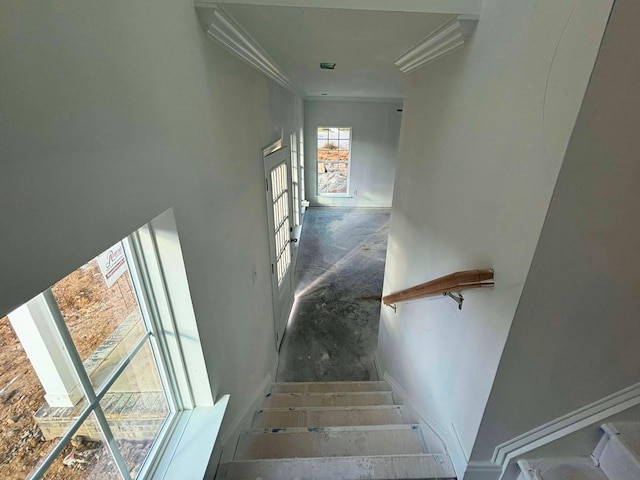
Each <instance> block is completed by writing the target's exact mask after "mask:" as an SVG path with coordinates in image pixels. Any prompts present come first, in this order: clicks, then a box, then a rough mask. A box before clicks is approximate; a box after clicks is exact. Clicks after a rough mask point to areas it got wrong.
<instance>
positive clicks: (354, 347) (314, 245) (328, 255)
mask: <svg viewBox="0 0 640 480" xmlns="http://www.w3.org/2000/svg"><path fill="white" fill-rule="evenodd" d="M389 217H390V210H389V209H356V208H311V209H309V210H307V212H306V214H305V216H304V229H303V231H302V238H301V239H300V247H299V248H300V252H299V256H298V264H297V268H296V278H297V279H298V287H297V290H296V298H297V303H296V305H294V313H293V316H292V319H291V321H290V322H289V325H288V327H287V331H286V333H285V336H284V339H283V341H282V347H281V350H280V365H279V367H278V375H277V381H279V382H317V381H357V380H377V374H376V370H375V366H374V352H375V349H376V346H377V342H378V323H379V319H380V302H379V301H375V300H373V301H372V300H363V299H362V297H367V296H380V295H381V294H382V282H383V274H384V263H385V258H386V252H387V237H388V234H389Z"/></svg>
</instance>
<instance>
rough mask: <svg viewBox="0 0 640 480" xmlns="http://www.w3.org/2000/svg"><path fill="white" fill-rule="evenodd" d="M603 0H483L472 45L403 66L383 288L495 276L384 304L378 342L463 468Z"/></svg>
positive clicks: (588, 65) (385, 361)
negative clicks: (466, 288) (462, 274)
mask: <svg viewBox="0 0 640 480" xmlns="http://www.w3.org/2000/svg"><path fill="white" fill-rule="evenodd" d="M611 3H612V2H611V1H606V2H603V1H600V0H589V1H586V2H585V1H573V0H565V1H551V0H543V1H539V2H526V1H515V2H514V1H507V0H486V1H485V2H484V4H483V10H482V14H481V17H480V22H479V25H478V28H477V30H476V33H475V36H474V38H473V40H472V42H471V43H470V44H469V45H468V46H467V47H465V48H464V49H463V50H460V51H458V52H456V53H453V54H451V55H449V56H447V57H445V58H443V59H441V60H440V61H438V62H436V63H433V64H431V65H428V66H426V67H425V68H423V69H421V70H419V71H417V72H415V73H414V74H412V75H410V76H409V77H408V84H409V85H408V91H407V95H406V98H405V105H404V118H403V123H402V130H401V137H400V154H399V161H398V167H397V170H396V180H395V187H394V197H393V207H392V215H391V230H390V237H389V245H388V254H387V264H386V272H385V283H384V294H389V293H392V292H394V291H397V290H401V289H403V288H407V287H410V286H413V285H416V284H419V283H422V282H425V281H428V280H431V279H433V278H437V277H439V276H442V275H446V274H448V273H451V272H455V271H458V270H467V269H474V268H487V267H493V268H494V269H495V271H496V287H495V288H494V289H493V290H482V291H476V292H473V293H472V292H469V293H468V294H467V295H465V303H464V309H463V310H462V311H459V310H458V309H457V305H456V304H455V303H453V302H452V301H451V300H449V299H444V298H435V299H426V300H421V301H417V302H411V303H407V304H400V305H399V306H398V312H397V313H394V312H393V310H391V309H390V308H387V307H383V310H382V314H381V325H380V337H379V344H378V355H379V358H380V363H381V364H382V367H383V369H384V371H385V372H386V373H387V375H389V376H390V377H391V378H392V379H393V380H394V381H395V382H397V384H398V385H399V386H400V387H402V389H403V391H404V393H405V394H406V396H407V397H408V398H409V400H410V402H411V403H412V404H413V405H414V406H416V408H417V409H418V410H419V412H420V413H421V415H422V416H423V417H424V418H425V419H426V420H427V421H428V422H429V423H431V424H432V426H434V427H435V429H436V430H437V431H438V432H439V433H440V434H441V435H442V436H443V437H444V438H445V440H446V442H447V444H448V447H449V450H450V452H451V454H452V457H453V460H454V464H455V466H456V470H457V473H458V476H459V477H460V478H472V475H473V473H472V472H471V471H469V472H468V473H466V472H467V466H468V462H469V460H470V458H471V453H472V450H473V447H474V442H475V439H476V436H477V433H478V429H479V427H480V423H481V420H482V416H483V412H484V409H485V406H486V403H487V400H488V398H489V393H490V390H491V386H492V384H493V381H494V378H495V375H496V371H497V369H498V364H499V361H500V357H501V354H502V351H503V348H504V345H505V342H506V339H507V334H508V332H509V329H510V326H511V322H512V320H513V316H514V313H515V311H516V307H517V305H518V301H519V298H520V295H521V292H522V288H523V285H524V282H525V278H526V276H527V273H528V271H529V267H530V264H531V260H532V257H533V253H534V250H535V247H536V243H537V240H538V237H539V235H540V231H541V229H542V224H543V221H544V218H545V214H546V212H547V208H548V206H549V202H550V200H551V195H552V192H553V188H554V185H555V182H556V179H557V175H558V172H559V169H560V166H561V163H562V159H563V157H564V154H565V151H566V147H567V143H568V140H569V136H570V134H571V131H572V129H573V126H574V124H575V120H576V117H577V114H578V111H579V108H580V105H581V102H582V98H583V95H584V92H585V89H586V87H587V83H588V80H589V76H590V74H591V72H592V69H593V64H594V61H595V58H596V55H597V52H598V48H599V45H600V41H601V38H602V33H603V31H604V27H605V25H606V22H607V18H608V15H609V12H610V8H611ZM465 475H466V476H465ZM476 478H480V476H478V477H476Z"/></svg>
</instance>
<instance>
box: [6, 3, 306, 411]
mask: <svg viewBox="0 0 640 480" xmlns="http://www.w3.org/2000/svg"><path fill="white" fill-rule="evenodd" d="M295 103H296V102H295V99H294V97H293V96H292V95H291V94H289V93H288V92H285V91H283V90H282V89H281V88H280V87H278V86H276V85H274V84H273V83H271V82H269V81H268V80H267V79H266V78H265V77H263V76H261V75H260V74H259V73H257V72H255V71H254V70H253V69H252V68H250V67H248V66H245V65H244V64H242V63H240V62H239V61H237V60H236V59H235V58H233V57H231V56H230V55H228V54H227V53H226V51H224V50H223V49H222V47H219V46H218V45H217V44H215V43H214V42H213V41H212V40H211V39H208V38H206V36H205V34H204V32H203V31H202V28H201V27H200V25H199V23H198V21H197V19H196V15H195V11H194V7H193V2H191V1H188V0H182V1H176V0H158V1H156V2H153V3H149V2H130V1H126V0H114V1H109V2H85V1H77V0H63V1H58V2H45V3H36V2H26V3H25V2H23V1H20V0H10V1H8V2H4V3H3V6H2V11H1V12H0V162H1V170H0V171H1V173H0V192H1V194H2V202H0V231H1V232H2V233H1V234H0V252H1V253H0V265H2V269H0V292H2V295H1V296H0V316H2V315H4V314H6V313H7V312H9V311H11V310H12V309H14V308H15V307H17V306H18V305H20V304H22V303H23V302H25V301H26V300H28V299H30V298H31V297H33V296H34V295H36V294H37V293H38V292H40V291H41V290H43V289H45V288H47V287H48V286H50V285H51V284H52V283H54V282H55V281H57V280H58V279H60V278H61V277H63V276H65V275H66V274H68V273H69V272H70V271H72V270H74V269H75V268H76V267H78V266H80V265H82V264H83V263H84V262H86V261H87V260H88V259H90V258H92V257H93V256H95V255H96V254H97V253H99V252H101V251H102V250H103V249H105V248H106V247H108V246H110V245H112V244H113V243H114V242H115V241H117V240H119V239H120V238H122V237H124V236H126V235H127V234H129V233H130V232H132V231H133V230H135V229H136V228H138V227H139V226H141V225H142V224H144V223H146V222H148V221H149V220H151V219H152V218H154V217H155V216H156V215H158V214H159V213H161V212H163V211H164V210H166V209H168V208H170V207H173V208H174V213H175V217H176V223H177V226H178V231H179V234H180V240H181V244H182V248H183V254H184V260H185V266H186V271H187V275H188V279H189V283H190V287H191V294H192V300H193V305H194V309H195V313H196V317H197V320H198V328H199V334H200V337H201V339H202V342H203V350H204V355H205V361H206V365H207V368H208V372H209V375H210V377H211V383H212V387H213V393H214V396H216V397H219V396H221V395H222V394H225V393H230V394H231V404H230V407H229V410H228V417H230V418H231V419H233V418H234V417H235V416H236V415H239V414H240V413H241V412H240V410H241V407H242V403H243V402H245V401H248V400H249V399H250V398H251V396H252V395H253V393H254V392H255V390H256V389H257V388H258V386H259V385H260V384H261V383H262V381H263V380H264V379H265V378H266V376H267V375H268V374H269V373H270V372H271V370H272V367H273V364H274V361H275V358H276V354H275V348H274V345H275V340H274V333H273V332H274V326H273V318H272V308H271V284H270V268H269V255H268V241H267V238H268V237H267V233H266V232H267V221H266V200H265V194H264V167H263V165H262V152H261V149H262V147H264V146H266V145H267V144H269V143H271V142H272V141H274V140H275V139H276V138H278V137H279V135H280V133H281V131H282V130H284V131H285V134H286V132H289V131H291V130H292V129H293V128H295V127H297V126H299V125H294V124H293V122H294V121H295V120H296V118H295V117H296V113H295V112H296V109H295ZM299 116H300V115H299V114H298V117H299ZM298 121H299V120H298ZM254 265H255V267H256V269H257V282H256V283H255V285H254V284H253V282H252V268H253V266H254Z"/></svg>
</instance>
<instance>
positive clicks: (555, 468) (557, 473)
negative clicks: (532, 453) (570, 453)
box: [518, 457, 609, 480]
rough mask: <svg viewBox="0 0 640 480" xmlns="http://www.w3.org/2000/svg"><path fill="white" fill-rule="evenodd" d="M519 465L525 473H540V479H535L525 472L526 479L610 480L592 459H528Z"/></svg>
mask: <svg viewBox="0 0 640 480" xmlns="http://www.w3.org/2000/svg"><path fill="white" fill-rule="evenodd" d="M518 464H519V465H520V466H521V468H522V469H523V471H525V470H533V471H535V472H537V473H538V477H535V476H532V475H531V474H530V473H529V472H526V471H525V478H526V479H533V478H541V479H543V480H566V479H571V478H576V479H580V480H609V479H608V477H607V476H606V475H605V474H604V472H603V471H602V470H601V469H600V468H598V467H597V466H596V465H595V464H594V463H593V460H592V459H591V458H590V457H557V458H555V457H552V458H540V459H527V460H525V461H522V460H521V461H519V462H518Z"/></svg>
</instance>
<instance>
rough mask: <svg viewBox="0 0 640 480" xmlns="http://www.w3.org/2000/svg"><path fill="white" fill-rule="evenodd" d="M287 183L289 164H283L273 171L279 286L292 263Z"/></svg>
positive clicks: (274, 221) (272, 192)
mask: <svg viewBox="0 0 640 480" xmlns="http://www.w3.org/2000/svg"><path fill="white" fill-rule="evenodd" d="M287 183H288V178H287V164H286V163H281V164H280V165H278V166H277V167H275V168H274V169H273V170H271V198H272V202H273V224H274V230H275V233H274V238H275V247H276V273H277V276H278V286H280V285H281V284H282V281H283V280H284V277H285V274H286V273H287V269H288V268H289V265H290V263H291V250H290V249H289V241H290V238H289V234H290V224H289V190H288V188H287V187H288V185H287Z"/></svg>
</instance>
